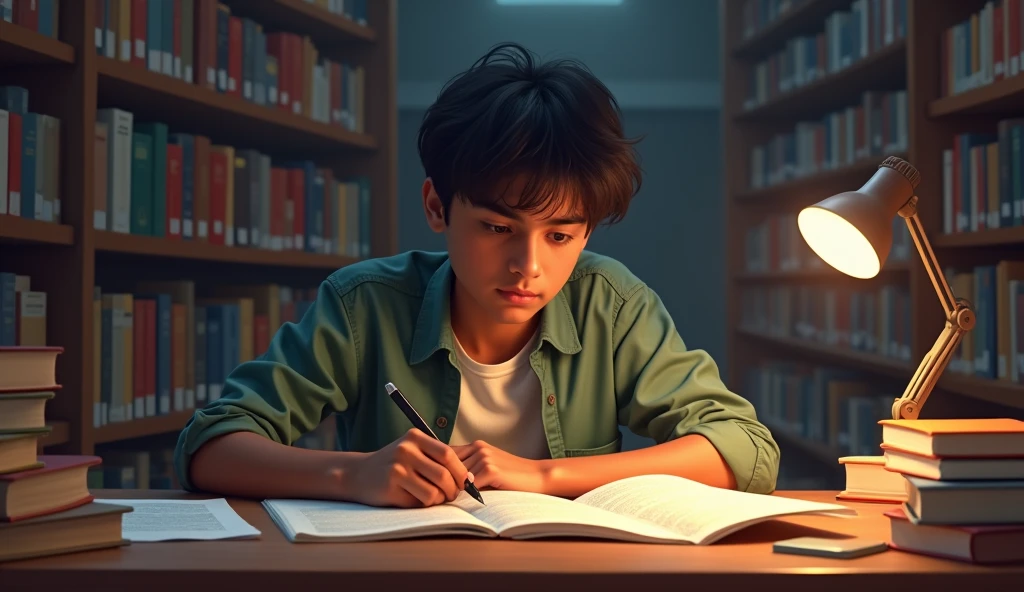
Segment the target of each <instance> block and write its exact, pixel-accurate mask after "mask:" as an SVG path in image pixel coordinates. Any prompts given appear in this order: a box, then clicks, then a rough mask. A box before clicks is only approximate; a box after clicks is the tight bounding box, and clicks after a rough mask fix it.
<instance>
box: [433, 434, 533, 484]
mask: <svg viewBox="0 0 1024 592" xmlns="http://www.w3.org/2000/svg"><path fill="white" fill-rule="evenodd" d="M452 450H454V451H455V454H456V455H458V457H459V460H461V461H462V464H464V465H465V466H466V468H467V469H468V470H469V472H470V473H473V477H474V479H473V484H474V485H476V486H477V488H478V489H483V488H485V487H487V488H490V489H505V490H510V491H531V492H534V493H546V491H545V489H546V486H547V474H546V471H545V469H544V465H543V464H542V463H541V462H540V461H537V460H531V459H527V458H522V457H519V456H516V455H514V454H510V453H508V452H505V451H504V450H501V449H500V448H496V447H494V446H491V445H490V444H488V443H487V442H484V441H483V440H477V441H476V442H473V443H472V444H466V445H463V446H452Z"/></svg>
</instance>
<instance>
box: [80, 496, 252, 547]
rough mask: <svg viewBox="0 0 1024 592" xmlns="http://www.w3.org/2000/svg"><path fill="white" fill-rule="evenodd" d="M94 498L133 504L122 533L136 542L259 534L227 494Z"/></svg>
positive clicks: (234, 537)
mask: <svg viewBox="0 0 1024 592" xmlns="http://www.w3.org/2000/svg"><path fill="white" fill-rule="evenodd" d="M95 501H97V502H101V503H108V504H117V505H119V506H131V507H132V511H131V512H127V513H125V514H123V515H122V518H121V533H122V534H121V536H123V537H124V538H126V539H128V540H130V541H133V542H153V541H213V540H222V539H246V538H255V537H258V536H259V535H260V531H259V530H256V529H255V528H254V527H253V526H252V525H251V524H249V523H248V522H246V521H245V519H243V518H242V517H241V516H239V515H238V513H237V512H235V510H234V508H232V507H231V506H230V505H229V504H228V502H227V500H226V499H224V498H217V499H206V500H170V499H164V500H162V499H97V500H95Z"/></svg>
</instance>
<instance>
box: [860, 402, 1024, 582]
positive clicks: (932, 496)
mask: <svg viewBox="0 0 1024 592" xmlns="http://www.w3.org/2000/svg"><path fill="white" fill-rule="evenodd" d="M880 423H881V424H882V450H883V451H884V456H885V468H886V470H888V471H891V472H894V473H898V474H900V475H902V476H903V478H904V479H905V480H906V491H907V499H906V501H905V502H903V503H902V504H901V505H900V506H899V507H898V508H894V509H892V510H889V511H887V512H885V515H886V516H887V517H888V518H889V522H890V529H891V537H892V540H891V542H890V546H892V547H893V548H895V549H900V550H903V551H910V552H914V553H921V554H925V555H934V556H938V557H946V558H951V559H958V560H961V561H967V562H971V563H1009V562H1021V561H1024V504H1022V503H1021V501H1022V500H1024V422H1022V421H1019V420H1016V419H1009V418H991V419H927V420H923V419H918V420H891V419H888V420H882V421H881V422H880Z"/></svg>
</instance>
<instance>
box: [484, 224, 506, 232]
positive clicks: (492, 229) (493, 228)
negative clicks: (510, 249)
mask: <svg viewBox="0 0 1024 592" xmlns="http://www.w3.org/2000/svg"><path fill="white" fill-rule="evenodd" d="M483 224H484V228H486V229H487V230H489V231H490V232H493V233H494V234H504V233H506V232H508V231H509V230H510V229H509V227H508V226H498V225H496V224H488V223H487V222H484V223H483Z"/></svg>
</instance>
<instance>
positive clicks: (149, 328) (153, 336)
mask: <svg viewBox="0 0 1024 592" xmlns="http://www.w3.org/2000/svg"><path fill="white" fill-rule="evenodd" d="M143 310H144V319H143V324H145V326H146V341H145V344H144V346H143V349H142V357H143V358H145V360H146V365H145V373H146V379H145V385H146V389H145V395H144V399H143V401H142V413H141V414H139V415H136V417H142V416H147V415H154V414H155V413H156V340H157V331H156V300H147V301H146V307H145V308H144V309H143ZM150 409H152V412H150ZM136 410H138V407H136Z"/></svg>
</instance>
